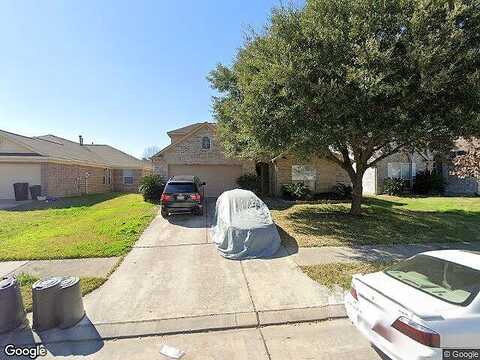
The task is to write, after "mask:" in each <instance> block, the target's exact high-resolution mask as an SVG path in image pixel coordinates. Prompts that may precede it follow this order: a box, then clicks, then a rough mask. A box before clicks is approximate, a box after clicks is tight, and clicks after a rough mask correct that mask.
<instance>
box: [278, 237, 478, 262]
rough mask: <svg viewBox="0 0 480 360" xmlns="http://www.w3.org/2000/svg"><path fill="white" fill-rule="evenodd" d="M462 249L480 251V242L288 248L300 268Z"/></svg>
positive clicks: (394, 258) (393, 258) (399, 258)
mask: <svg viewBox="0 0 480 360" xmlns="http://www.w3.org/2000/svg"><path fill="white" fill-rule="evenodd" d="M443 249H461V250H471V251H480V242H461V243H436V244H406V245H391V246H389V245H365V246H355V247H334V246H324V247H317V248H313V247H312V248H298V249H297V248H295V249H293V248H287V251H288V252H289V254H290V255H291V256H292V259H293V261H295V263H296V264H298V265H299V266H307V265H318V264H328V263H338V262H355V261H393V260H401V259H405V258H408V257H411V256H414V255H416V254H418V253H421V252H425V251H431V250H443Z"/></svg>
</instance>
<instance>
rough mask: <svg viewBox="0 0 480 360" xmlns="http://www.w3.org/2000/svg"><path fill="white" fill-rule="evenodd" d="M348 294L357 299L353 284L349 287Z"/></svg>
mask: <svg viewBox="0 0 480 360" xmlns="http://www.w3.org/2000/svg"><path fill="white" fill-rule="evenodd" d="M350 295H352V297H353V298H354V299H355V300H357V301H358V294H357V290H356V289H355V288H354V287H353V285H352V288H351V289H350Z"/></svg>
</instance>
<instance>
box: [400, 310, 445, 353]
mask: <svg viewBox="0 0 480 360" xmlns="http://www.w3.org/2000/svg"><path fill="white" fill-rule="evenodd" d="M392 327H393V328H394V329H397V330H398V331H400V332H401V333H402V334H403V335H406V336H408V337H409V338H410V339H413V340H415V341H416V342H419V343H420V344H423V345H426V346H430V347H433V348H439V347H440V335H439V334H437V333H436V332H435V331H433V330H430V329H428V328H426V327H424V326H422V325H420V324H417V323H416V322H414V321H412V320H409V319H407V318H406V317H403V316H401V317H399V318H398V319H397V320H396V321H395V322H394V323H393V324H392Z"/></svg>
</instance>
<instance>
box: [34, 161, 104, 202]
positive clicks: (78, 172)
mask: <svg viewBox="0 0 480 360" xmlns="http://www.w3.org/2000/svg"><path fill="white" fill-rule="evenodd" d="M104 175H105V168H97V167H91V166H80V165H67V164H56V163H43V164H42V170H41V178H42V194H43V195H48V196H57V197H63V196H75V195H83V194H95V193H103V192H108V191H112V190H113V186H112V184H103V176H104Z"/></svg>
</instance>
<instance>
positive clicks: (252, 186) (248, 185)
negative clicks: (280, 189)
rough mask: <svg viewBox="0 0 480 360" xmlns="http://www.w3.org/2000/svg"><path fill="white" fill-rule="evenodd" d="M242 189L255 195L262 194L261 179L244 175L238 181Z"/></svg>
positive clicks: (252, 175)
mask: <svg viewBox="0 0 480 360" xmlns="http://www.w3.org/2000/svg"><path fill="white" fill-rule="evenodd" d="M237 184H238V186H240V189H245V190H250V191H253V192H254V193H259V192H260V178H259V177H258V176H257V175H255V174H244V175H242V176H240V177H239V178H238V179H237Z"/></svg>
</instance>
